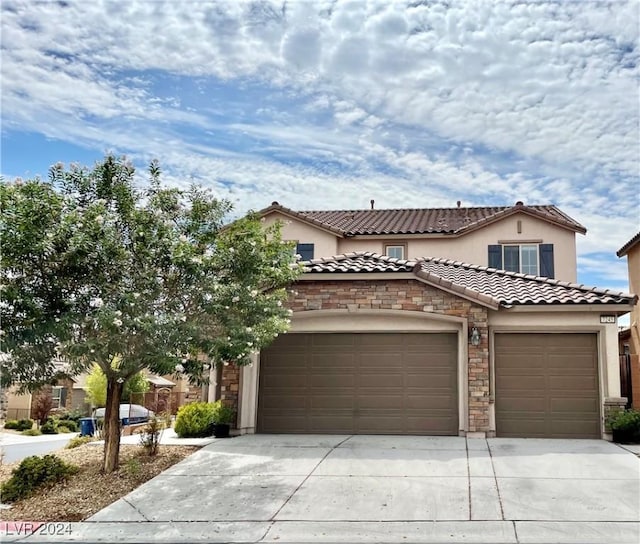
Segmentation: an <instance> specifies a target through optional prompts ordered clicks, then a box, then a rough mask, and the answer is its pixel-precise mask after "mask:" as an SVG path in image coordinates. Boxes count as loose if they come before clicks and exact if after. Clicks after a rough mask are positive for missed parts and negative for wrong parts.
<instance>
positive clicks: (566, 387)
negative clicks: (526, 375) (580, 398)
mask: <svg viewBox="0 0 640 544" xmlns="http://www.w3.org/2000/svg"><path fill="white" fill-rule="evenodd" d="M549 387H550V388H551V389H554V390H558V391H562V392H565V391H566V392H567V394H569V395H570V394H571V393H576V392H581V393H584V394H586V395H592V394H593V393H594V392H596V391H597V389H598V382H597V380H596V378H595V376H584V375H579V376H549Z"/></svg>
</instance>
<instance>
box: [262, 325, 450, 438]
mask: <svg viewBox="0 0 640 544" xmlns="http://www.w3.org/2000/svg"><path fill="white" fill-rule="evenodd" d="M456 352H457V335H456V334H455V333H452V334H449V333H445V334H443V333H438V334H386V333H375V334H343V333H340V334H287V335H284V336H281V337H279V338H278V339H277V340H276V341H275V342H274V343H273V344H272V345H271V346H270V347H269V348H268V349H266V350H264V351H263V352H262V354H261V356H260V386H259V396H258V431H259V432H264V433H348V434H442V435H455V434H457V433H458V408H457V386H456V384H457V377H456V375H457V371H456V366H457V356H456Z"/></svg>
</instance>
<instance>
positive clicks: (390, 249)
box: [384, 245, 405, 259]
mask: <svg viewBox="0 0 640 544" xmlns="http://www.w3.org/2000/svg"><path fill="white" fill-rule="evenodd" d="M404 249H405V248H404V246H392V245H388V246H384V252H385V254H386V255H387V257H391V258H393V259H404V258H405V257H404Z"/></svg>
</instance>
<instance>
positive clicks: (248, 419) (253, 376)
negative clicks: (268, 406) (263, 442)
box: [238, 353, 260, 434]
mask: <svg viewBox="0 0 640 544" xmlns="http://www.w3.org/2000/svg"><path fill="white" fill-rule="evenodd" d="M259 365H260V355H259V354H258V353H252V354H251V364H250V365H248V366H243V367H242V368H241V369H240V398H239V399H238V432H239V433H240V434H253V433H255V432H256V417H257V414H258V367H259Z"/></svg>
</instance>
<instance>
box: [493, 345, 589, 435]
mask: <svg viewBox="0 0 640 544" xmlns="http://www.w3.org/2000/svg"><path fill="white" fill-rule="evenodd" d="M495 376H496V433H497V435H498V436H506V437H526V438H600V402H599V400H598V399H599V394H598V353H597V339H596V335H595V334H564V333H563V334H560V333H559V334H507V333H504V334H496V335H495Z"/></svg>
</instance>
